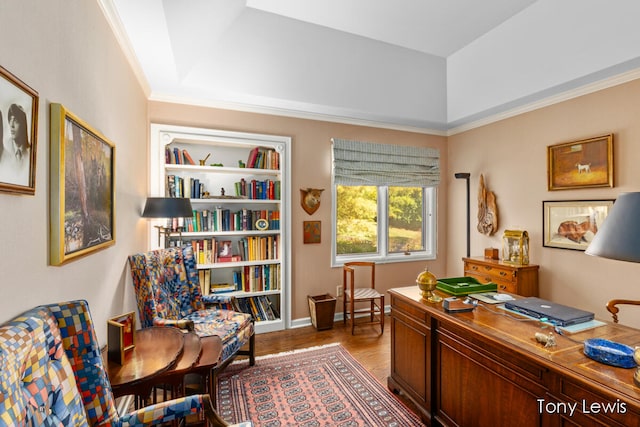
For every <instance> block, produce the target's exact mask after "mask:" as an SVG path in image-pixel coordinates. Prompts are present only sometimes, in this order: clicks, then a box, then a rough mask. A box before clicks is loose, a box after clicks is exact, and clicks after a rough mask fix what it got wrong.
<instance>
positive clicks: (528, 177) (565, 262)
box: [446, 80, 640, 327]
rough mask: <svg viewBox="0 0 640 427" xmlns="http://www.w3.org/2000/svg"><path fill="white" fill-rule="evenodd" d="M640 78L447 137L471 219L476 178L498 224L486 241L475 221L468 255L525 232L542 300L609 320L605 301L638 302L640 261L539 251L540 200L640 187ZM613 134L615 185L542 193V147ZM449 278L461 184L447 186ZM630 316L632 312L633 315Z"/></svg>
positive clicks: (460, 239)
mask: <svg viewBox="0 0 640 427" xmlns="http://www.w3.org/2000/svg"><path fill="white" fill-rule="evenodd" d="M638 99H640V80H635V81H632V82H629V83H626V84H622V85H619V86H615V87H612V88H609V89H605V90H601V91H599V92H595V93H592V94H589V95H585V96H581V97H578V98H574V99H571V100H568V101H565V102H562V103H558V104H556V105H552V106H549V107H545V108H542V109H539V110H536V111H532V112H529V113H525V114H521V115H519V116H516V117H512V118H509V119H505V120H502V121H500V122H496V123H493V124H490V125H486V126H483V127H480V128H477V129H474V130H471V131H467V132H464V133H460V134H457V135H453V136H450V137H449V138H448V144H449V169H450V170H451V171H452V173H453V172H470V173H471V177H472V180H471V217H472V219H474V218H475V215H476V212H477V209H476V208H477V189H478V179H479V175H480V174H484V177H485V184H486V185H487V186H488V188H489V189H490V190H492V191H494V192H495V194H496V196H497V202H498V209H499V215H500V224H499V227H500V228H499V230H498V232H497V233H496V234H495V235H494V236H492V237H487V236H485V235H483V234H480V233H479V232H477V231H476V230H475V222H474V221H473V220H472V225H471V229H472V237H471V248H472V250H471V254H472V255H478V256H479V255H482V254H483V249H484V248H485V247H489V246H493V247H499V248H501V247H502V242H501V237H502V233H503V232H504V230H505V229H512V228H513V229H525V230H527V231H528V232H529V235H530V239H531V241H530V247H531V250H530V254H531V262H532V263H535V264H539V265H540V295H541V296H542V297H544V298H547V299H551V300H553V301H556V302H559V303H564V304H567V305H572V306H576V307H580V308H583V309H587V310H591V311H594V312H595V313H596V316H598V317H600V318H605V319H609V314H608V312H607V311H606V310H605V304H606V302H607V301H608V300H609V299H611V298H613V297H616V298H632V299H633V298H636V299H638V298H640V280H639V276H640V268H639V267H638V265H637V264H633V263H626V262H621V261H613V260H607V259H603V258H596V257H591V256H588V255H585V254H584V252H581V251H573V250H565V249H556V248H547V247H543V246H542V201H543V200H592V199H615V198H616V197H617V195H618V194H620V193H623V192H628V191H638V190H640V188H639V184H640V167H638V161H639V159H640V120H638V117H640V103H638ZM607 133H613V134H614V166H615V186H614V188H593V189H580V190H563V191H548V190H547V175H546V174H547V146H549V145H554V144H559V143H563V142H568V141H575V140H579V139H584V138H588V137H592V136H598V135H603V134H607ZM449 191H450V195H449V205H448V212H449V213H450V215H449V216H450V221H449V222H448V224H447V241H448V253H447V255H448V256H447V269H446V270H447V273H448V274H449V275H455V274H461V273H462V262H461V261H460V258H461V257H462V256H463V255H464V253H465V250H466V249H465V244H464V241H465V237H464V236H465V234H464V218H463V213H462V208H461V203H462V202H463V199H464V197H465V196H464V187H463V185H462V184H460V185H453V184H452V185H450V186H449ZM634 311H635V313H634ZM621 320H622V322H623V323H628V324H632V325H634V326H636V327H637V326H638V325H640V310H634V309H633V308H632V307H628V308H627V310H625V313H624V315H623V317H622V319H621Z"/></svg>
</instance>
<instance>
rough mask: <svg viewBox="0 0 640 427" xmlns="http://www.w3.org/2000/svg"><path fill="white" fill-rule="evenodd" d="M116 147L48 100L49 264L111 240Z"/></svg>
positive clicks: (113, 225) (112, 233)
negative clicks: (49, 112) (49, 124)
mask: <svg viewBox="0 0 640 427" xmlns="http://www.w3.org/2000/svg"><path fill="white" fill-rule="evenodd" d="M114 173H115V146H114V145H113V144H112V143H111V142H109V140H108V139H107V138H105V137H104V136H103V135H102V134H100V133H99V132H98V131H96V130H95V129H92V128H91V127H90V126H89V125H88V124H87V123H85V122H84V121H82V120H81V119H80V118H78V117H77V116H75V115H74V114H72V113H71V112H70V111H68V110H67V109H65V108H64V107H63V106H62V105H60V104H51V166H50V174H51V176H50V180H51V185H50V187H51V195H50V210H51V212H50V221H51V224H50V230H51V237H50V250H49V258H50V264H51V265H61V264H63V263H65V262H67V261H70V260H73V259H76V258H78V257H81V256H84V255H88V254H90V253H93V252H95V251H97V250H100V249H103V248H106V247H108V246H111V245H113V244H114V243H115V177H114Z"/></svg>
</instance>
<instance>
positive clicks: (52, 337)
mask: <svg viewBox="0 0 640 427" xmlns="http://www.w3.org/2000/svg"><path fill="white" fill-rule="evenodd" d="M0 356H1V357H0V396H2V398H0V421H1V422H0V424H2V425H34V426H87V425H88V424H87V418H86V416H85V412H84V408H83V406H82V400H81V399H80V395H79V393H78V389H77V385H76V381H75V377H74V373H73V370H72V367H71V364H70V362H69V359H68V358H67V356H66V354H65V352H64V348H63V346H62V338H61V335H60V330H59V329H58V326H57V322H56V321H55V319H54V318H53V316H52V315H51V313H50V312H49V311H48V310H46V309H44V308H42V307H39V308H35V309H32V310H30V311H27V312H26V313H24V314H22V315H20V316H18V317H16V318H15V319H13V320H11V321H10V322H8V323H6V324H5V325H4V326H2V327H0Z"/></svg>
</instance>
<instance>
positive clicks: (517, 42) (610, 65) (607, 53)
mask: <svg viewBox="0 0 640 427" xmlns="http://www.w3.org/2000/svg"><path fill="white" fill-rule="evenodd" d="M100 2H101V5H102V6H103V9H104V10H105V12H106V15H107V17H108V18H109V20H110V22H111V24H112V26H113V28H114V30H115V33H116V35H118V37H119V39H120V41H121V43H122V44H123V48H124V50H125V51H126V52H128V53H130V58H131V60H132V62H133V64H134V67H135V68H136V69H137V70H138V74H139V77H140V79H141V81H142V83H143V86H144V87H145V88H146V89H147V90H148V94H149V98H150V99H153V100H165V101H174V102H183V103H190V104H198V105H211V106H216V107H224V108H237V109H245V110H251V111H262V112H266V113H273V114H283V115H291V116H299V117H309V118H319V119H324V120H335V121H345V122H355V123H366V124H373V125H379V126H387V127H398V128H409V129H413V130H418V131H425V132H436V133H438V132H440V133H447V132H452V131H455V130H456V129H464V128H465V127H469V126H472V125H473V124H474V123H475V124H478V123H482V122H483V121H487V120H492V119H496V118H499V117H502V116H504V115H506V114H510V113H511V114H513V113H514V112H519V111H523V110H525V109H527V108H535V106H536V105H541V104H543V103H545V102H549V100H556V101H557V100H558V99H562V98H563V97H565V98H566V97H571V96H575V94H579V93H581V91H583V90H584V88H586V87H591V88H592V89H593V87H594V86H593V85H594V84H595V85H596V86H595V87H596V88H597V87H600V86H597V85H598V84H600V85H602V84H605V83H602V82H605V81H607V82H609V83H606V84H609V85H610V84H616V83H618V82H621V81H623V80H628V79H632V78H637V76H636V72H635V70H636V69H638V67H640V26H638V25H637V23H636V22H635V21H636V19H635V17H637V16H640V2H637V1H635V0H616V1H615V2H605V1H602V0H562V1H557V0H537V1H533V0H485V1H482V2H479V1H476V0H393V1H389V0H244V1H241V0H189V1H188V2H185V1H183V0H162V1H159V0H136V1H130V0H100ZM592 89H591V90H592Z"/></svg>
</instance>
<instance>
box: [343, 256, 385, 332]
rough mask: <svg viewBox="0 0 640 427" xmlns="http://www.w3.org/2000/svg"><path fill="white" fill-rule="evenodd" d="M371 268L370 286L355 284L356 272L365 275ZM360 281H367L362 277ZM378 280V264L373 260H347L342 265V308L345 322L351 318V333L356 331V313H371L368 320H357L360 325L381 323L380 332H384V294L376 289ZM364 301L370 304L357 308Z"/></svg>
mask: <svg viewBox="0 0 640 427" xmlns="http://www.w3.org/2000/svg"><path fill="white" fill-rule="evenodd" d="M367 270H369V276H370V278H371V283H370V285H369V286H368V287H356V286H355V272H356V271H358V272H359V273H362V274H361V275H360V274H359V276H364V275H365V273H367ZM360 281H364V282H366V281H365V279H362V278H361V280H360ZM375 282H376V264H375V263H373V262H365V261H357V262H345V263H344V266H343V267H342V290H343V293H342V295H343V298H342V309H343V311H342V312H343V316H344V323H345V324H346V323H347V318H350V319H351V334H352V335H353V334H354V333H355V327H356V315H357V314H358V313H369V316H370V317H369V321H368V322H362V321H359V322H357V325H358V326H361V325H370V324H380V333H381V334H382V333H384V294H381V293H379V292H378V291H376V289H375ZM362 303H366V304H368V306H367V307H366V308H358V309H356V305H359V306H361V305H362Z"/></svg>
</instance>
